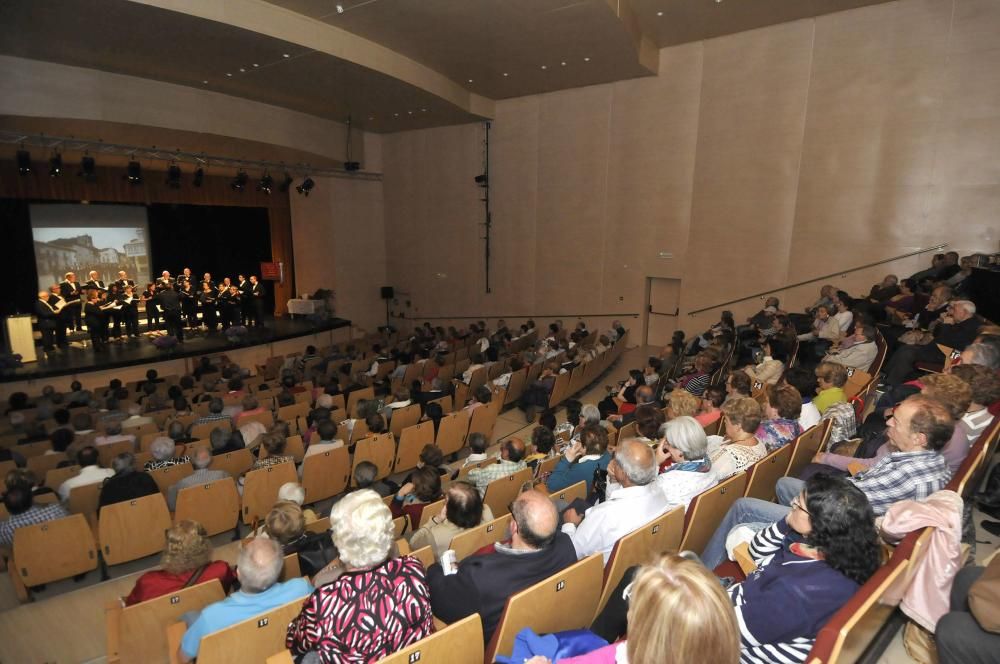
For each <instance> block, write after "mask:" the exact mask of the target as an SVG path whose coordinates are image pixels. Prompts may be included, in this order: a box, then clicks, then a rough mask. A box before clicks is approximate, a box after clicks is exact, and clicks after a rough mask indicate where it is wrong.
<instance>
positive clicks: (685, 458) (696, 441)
mask: <svg viewBox="0 0 1000 664" xmlns="http://www.w3.org/2000/svg"><path fill="white" fill-rule="evenodd" d="M661 431H662V434H661V436H660V438H661V439H662V442H661V443H660V444H659V446H658V447H657V448H656V461H657V463H658V464H659V465H661V466H662V465H663V463H665V462H666V461H667V460H668V459H669V460H670V462H671V464H670V466H668V467H667V469H666V470H665V471H664V472H663V473H661V474H660V475H659V476H658V477H657V478H656V484H657V486H659V488H660V490H661V491H662V492H663V495H664V496H666V499H667V505H668V507H669V508H674V507H676V506H677V505H683V506H684V509H685V510H687V506H688V504H690V502H691V499H692V498H694V497H695V496H697V495H698V494H699V493H701V492H702V491H707V490H708V489H711V488H712V487H713V486H715V485H716V484H717V483H718V481H719V479H718V477H716V475H715V473H713V472H712V462H711V461H710V460H709V458H708V453H707V449H706V448H707V445H708V440H707V438H706V436H705V429H704V428H703V427H702V426H701V424H699V423H698V421H697V420H695V419H694V418H693V417H688V416H682V417H675V418H674V419H672V420H670V421H669V422H667V423H666V424H664V425H663V428H662V430H661Z"/></svg>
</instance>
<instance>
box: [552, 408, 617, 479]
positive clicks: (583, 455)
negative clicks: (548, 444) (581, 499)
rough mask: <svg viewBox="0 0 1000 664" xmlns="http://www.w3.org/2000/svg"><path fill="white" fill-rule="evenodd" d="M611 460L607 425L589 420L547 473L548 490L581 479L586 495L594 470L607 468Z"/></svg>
mask: <svg viewBox="0 0 1000 664" xmlns="http://www.w3.org/2000/svg"><path fill="white" fill-rule="evenodd" d="M610 462H611V455H610V454H609V453H608V431H607V429H605V428H604V427H602V426H601V425H600V424H588V425H586V426H584V427H583V428H582V429H581V430H580V439H579V440H577V441H574V442H573V444H572V445H570V446H569V447H568V448H567V449H566V452H565V453H564V455H563V458H562V459H560V460H559V463H557V464H556V467H555V470H553V471H552V474H551V475H549V479H548V481H547V482H546V486H547V487H548V490H549V491H550V492H555V491H562V490H563V489H565V488H567V487H570V486H573V485H574V484H576V483H577V482H580V481H584V482H586V483H587V495H588V496H589V495H590V492H591V490H592V489H593V483H594V472H595V471H597V470H607V469H608V464H609V463H610Z"/></svg>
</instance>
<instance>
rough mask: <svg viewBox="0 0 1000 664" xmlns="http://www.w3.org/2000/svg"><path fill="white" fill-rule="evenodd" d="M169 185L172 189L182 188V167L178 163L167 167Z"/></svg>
mask: <svg viewBox="0 0 1000 664" xmlns="http://www.w3.org/2000/svg"><path fill="white" fill-rule="evenodd" d="M167 186H168V187H170V188H171V189H180V188H181V167H180V166H178V165H177V164H170V166H168V167H167Z"/></svg>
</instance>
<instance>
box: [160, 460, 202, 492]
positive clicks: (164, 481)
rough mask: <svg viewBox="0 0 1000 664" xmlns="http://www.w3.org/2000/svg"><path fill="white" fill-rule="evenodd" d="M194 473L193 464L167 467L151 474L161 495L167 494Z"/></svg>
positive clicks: (187, 463)
mask: <svg viewBox="0 0 1000 664" xmlns="http://www.w3.org/2000/svg"><path fill="white" fill-rule="evenodd" d="M193 472H194V468H193V467H192V466H191V462H190V461H189V462H186V463H179V464H177V465H175V466H167V467H166V468H157V469H156V470H150V471H149V474H150V475H152V476H153V480H154V481H155V482H156V486H157V487H159V489H160V492H161V493H164V494H165V493H166V492H167V491H169V490H170V487H172V486H173V485H175V484H177V483H178V482H180V481H181V480H182V479H184V478H185V477H187V476H188V475H190V474H191V473H193Z"/></svg>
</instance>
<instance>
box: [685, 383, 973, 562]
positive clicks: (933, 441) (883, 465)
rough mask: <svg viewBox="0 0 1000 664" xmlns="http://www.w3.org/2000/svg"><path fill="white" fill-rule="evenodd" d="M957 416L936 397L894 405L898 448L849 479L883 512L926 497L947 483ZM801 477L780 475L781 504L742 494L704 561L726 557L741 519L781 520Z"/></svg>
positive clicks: (893, 438) (892, 435) (893, 437)
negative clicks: (948, 448)
mask: <svg viewBox="0 0 1000 664" xmlns="http://www.w3.org/2000/svg"><path fill="white" fill-rule="evenodd" d="M954 430H955V421H954V419H952V416H951V413H949V412H948V409H947V408H946V407H945V406H944V405H943V404H942V403H941V402H939V401H937V400H936V399H931V398H929V397H926V396H923V395H919V394H917V395H914V396H912V397H910V398H909V399H907V400H906V401H904V402H903V403H901V404H900V405H899V406H897V407H896V410H895V412H894V413H893V416H892V418H891V419H890V420H889V440H890V442H891V443H892V447H893V448H894V449H895V450H896V451H894V452H892V453H891V454H889V455H887V456H885V457H883V458H882V459H881V460H880V461H879V462H878V463H876V464H875V465H874V466H872V467H871V468H869V469H868V470H866V471H864V472H862V473H858V474H857V475H855V476H854V477H852V478H850V481H851V482H852V483H853V484H854V485H855V486H856V487H858V488H859V489H861V490H862V491H863V492H864V493H865V495H866V496H868V500H869V502H870V503H871V506H872V510H873V511H874V512H875V516H882V515H883V514H885V512H886V510H887V509H889V506H890V505H892V504H893V503H897V502H899V501H901V500H923V499H924V498H927V496H929V495H931V494H932V493H934V492H935V491H939V490H940V489H942V488H944V485H945V484H947V483H948V480H949V479H951V473H950V471H949V470H948V464H947V462H946V461H945V459H944V457H943V456H941V452H940V450H941V449H942V448H943V447H944V446H945V445H946V444H947V443H948V441H949V440H951V436H952V434H953V433H954ZM803 484H804V483H803V482H802V480H800V479H797V478H794V477H783V478H781V479H780V480H778V484H777V487H776V488H777V493H778V500H779V501H780V503H781V504H775V503H771V502H767V501H763V500H758V499H757V498H740V499H739V500H737V501H736V502H735V503H734V504H733V506H732V507H731V508H729V512H728V513H727V514H726V518H725V519H723V521H722V525H720V526H719V527H718V528H717V529H716V531H715V534H714V535H712V539H710V540H709V542H708V545H707V546H706V547H705V551H704V553H703V554H702V556H701V557H702V560H703V561H704V562H705V565H706V566H707V567H708V568H709V569H714V568H715V567H716V566H717V565H719V563H721V562H723V561H724V560H725V559H726V537H727V536H728V535H729V531H731V530H732V529H733V528H735V527H736V526H738V525H740V524H742V523H757V524H768V523H773V522H775V521H779V520H780V519H783V518H784V517H785V516H786V515H787V514H788V512H789V511H790V507H789V506H790V505H791V501H792V500H794V499H795V497H796V496H798V495H799V494H800V493H801V492H802V487H803Z"/></svg>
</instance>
